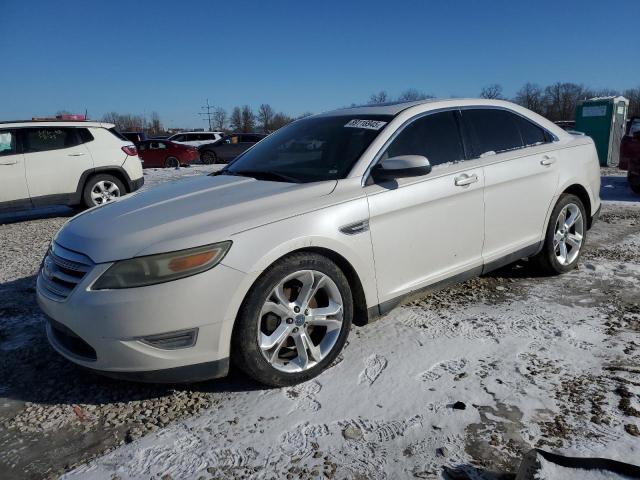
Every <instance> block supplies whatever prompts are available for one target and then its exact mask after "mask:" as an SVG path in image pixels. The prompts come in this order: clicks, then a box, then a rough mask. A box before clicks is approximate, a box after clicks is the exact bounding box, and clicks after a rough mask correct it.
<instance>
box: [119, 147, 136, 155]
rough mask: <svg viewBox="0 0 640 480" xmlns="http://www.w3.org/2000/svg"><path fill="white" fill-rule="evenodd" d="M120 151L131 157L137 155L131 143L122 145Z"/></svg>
mask: <svg viewBox="0 0 640 480" xmlns="http://www.w3.org/2000/svg"><path fill="white" fill-rule="evenodd" d="M122 151H123V152H124V153H126V154H127V155H129V156H131V157H135V156H136V155H138V150H137V149H136V147H134V146H133V145H127V146H126V147H122Z"/></svg>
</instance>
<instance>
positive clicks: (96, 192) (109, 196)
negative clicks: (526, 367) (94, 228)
mask: <svg viewBox="0 0 640 480" xmlns="http://www.w3.org/2000/svg"><path fill="white" fill-rule="evenodd" d="M119 196H120V188H119V187H118V185H116V184H115V183H114V182H110V181H108V180H101V181H99V182H97V183H96V184H95V185H94V186H93V188H92V189H91V200H92V201H93V204H94V205H102V204H103V203H107V202H111V201H113V200H115V199H116V198H118V197H119Z"/></svg>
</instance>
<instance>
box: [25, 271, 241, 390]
mask: <svg viewBox="0 0 640 480" xmlns="http://www.w3.org/2000/svg"><path fill="white" fill-rule="evenodd" d="M109 266H110V264H99V265H96V266H95V267H94V268H93V269H92V270H91V271H90V272H89V273H87V274H86V276H85V277H84V278H83V279H82V281H81V282H80V283H79V284H78V285H77V286H76V287H75V288H74V289H73V291H72V292H71V293H70V294H69V296H68V297H67V298H65V299H62V300H61V299H56V298H53V297H52V296H51V295H50V294H48V291H47V289H46V288H45V282H46V279H45V278H44V274H43V273H42V272H41V273H40V274H39V275H38V280H37V288H36V290H37V298H38V303H39V305H40V307H41V309H42V310H43V312H44V313H45V314H46V315H47V316H48V317H49V318H50V319H51V320H52V321H49V322H48V325H47V337H48V339H49V343H50V344H51V346H52V347H53V348H54V349H55V350H56V351H57V352H58V353H60V354H61V355H62V356H64V357H65V358H67V359H68V360H70V361H72V362H74V363H76V364H78V365H80V366H82V367H85V368H88V369H90V370H94V371H98V372H100V373H103V374H105V375H108V376H114V377H118V378H129V379H132V380H139V381H151V382H171V383H174V382H191V381H197V380H204V379H208V378H215V377H220V376H224V375H226V373H227V370H228V364H229V360H228V358H229V347H230V343H231V333H232V329H233V322H234V320H235V315H236V311H237V305H238V304H239V301H238V300H237V297H238V292H239V287H240V285H241V284H242V282H243V280H246V276H245V274H244V273H242V272H239V271H237V270H235V269H232V268H229V267H226V266H224V265H221V264H220V265H217V266H216V267H214V268H213V269H211V270H209V271H207V272H203V273H201V274H198V275H194V276H192V277H188V278H184V279H180V280H176V281H173V282H167V283H163V284H159V285H152V286H148V287H140V288H131V289H122V290H104V291H92V290H90V286H91V285H92V284H93V282H94V281H95V280H96V279H97V278H98V277H99V276H100V275H101V274H102V273H103V272H104V271H105V270H106V269H107V268H108V267H109ZM55 326H57V327H58V328H54V327H55ZM186 329H197V340H196V342H195V344H194V345H193V346H190V347H186V348H178V349H164V348H158V347H155V346H152V345H149V344H147V343H144V342H143V341H141V340H142V339H143V338H144V337H149V336H153V335H159V334H163V333H168V332H174V331H179V330H186ZM62 332H64V333H62ZM66 335H68V337H67V336H66ZM74 336H75V337H77V338H74ZM92 351H93V352H95V353H92Z"/></svg>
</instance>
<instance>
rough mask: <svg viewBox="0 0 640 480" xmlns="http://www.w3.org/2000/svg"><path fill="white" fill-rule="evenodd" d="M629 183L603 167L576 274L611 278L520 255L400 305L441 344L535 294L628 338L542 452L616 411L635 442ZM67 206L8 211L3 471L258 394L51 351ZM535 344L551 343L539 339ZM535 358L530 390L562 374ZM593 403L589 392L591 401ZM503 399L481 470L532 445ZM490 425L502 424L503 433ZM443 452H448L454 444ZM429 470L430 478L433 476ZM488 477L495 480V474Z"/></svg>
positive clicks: (489, 417)
mask: <svg viewBox="0 0 640 480" xmlns="http://www.w3.org/2000/svg"><path fill="white" fill-rule="evenodd" d="M211 169H212V167H195V168H191V169H181V170H178V171H172V170H156V171H147V172H145V173H146V177H147V181H146V184H147V186H146V187H145V188H148V186H151V185H153V184H156V183H160V182H162V181H170V180H173V179H175V178H177V177H180V176H184V175H193V174H202V173H206V172H208V171H210V170H211ZM625 188H626V187H625V186H624V179H623V178H622V177H620V176H619V175H618V172H616V171H615V170H606V171H603V197H604V198H607V199H609V200H611V201H608V202H606V203H605V204H604V207H603V212H602V217H601V221H600V222H599V223H597V224H596V226H595V227H594V229H593V230H592V231H591V235H590V239H589V243H588V248H587V250H586V251H585V255H584V258H583V260H582V265H581V266H580V272H582V273H585V272H587V273H588V272H591V271H594V272H602V269H604V271H605V273H606V272H608V271H609V270H611V271H615V272H616V275H615V276H611V277H610V278H609V277H608V276H607V275H604V276H602V275H600V276H599V277H597V279H594V280H593V281H591V282H585V281H584V278H585V276H584V275H579V274H577V273H576V274H575V275H574V274H569V275H566V276H563V277H560V279H558V278H553V279H548V278H539V277H536V276H535V275H533V274H532V273H531V272H530V271H529V268H528V266H527V264H526V262H520V263H519V264H516V265H514V266H511V267H509V268H506V269H502V270H500V271H499V272H496V273H495V274H492V275H489V276H485V277H482V278H478V279H473V280H471V281H468V282H465V283H463V284H460V285H457V286H454V287H451V288H449V289H447V290H444V291H441V292H437V293H435V294H432V295H430V296H428V297H422V298H416V299H412V300H411V301H409V302H407V303H406V304H405V305H404V308H403V310H402V311H403V312H405V313H407V312H408V313H407V315H405V316H404V317H402V318H400V322H401V323H402V325H404V327H406V328H412V329H416V330H423V331H425V332H427V331H428V332H429V335H433V336H438V335H441V336H442V337H443V338H451V337H452V336H453V337H455V335H453V334H452V333H451V332H453V331H455V329H459V328H460V327H459V325H458V324H457V323H456V322H457V321H456V320H455V316H456V313H457V312H460V311H461V310H464V309H471V308H473V307H474V306H475V305H478V304H481V305H490V306H492V308H496V309H498V310H499V309H500V308H501V305H505V306H507V305H510V304H511V303H513V302H515V301H518V300H519V299H525V300H527V299H528V300H531V299H532V298H534V299H535V300H536V302H542V303H544V302H547V301H548V302H555V303H557V304H559V305H562V304H563V302H564V303H567V305H568V306H571V307H574V306H575V304H576V302H581V304H582V305H585V306H589V307H590V308H593V309H594V311H598V312H601V315H600V317H598V319H599V321H600V319H601V322H602V324H603V327H604V328H606V332H607V335H609V336H610V337H611V338H612V339H614V341H615V342H617V344H618V343H619V344H620V345H621V346H620V348H623V349H624V353H625V354H626V355H627V356H628V358H621V357H620V356H619V354H618V353H616V352H617V351H618V350H616V351H615V352H613V351H612V352H611V357H610V358H604V359H603V364H605V365H606V368H605V369H604V370H603V372H602V373H601V374H599V375H585V376H583V377H575V376H574V377H566V378H564V379H563V380H562V381H559V382H558V384H557V385H555V384H554V385H553V388H552V389H550V391H549V395H551V396H553V397H554V398H555V400H556V401H558V402H560V403H561V404H564V411H562V412H561V414H559V415H555V416H554V417H551V418H547V419H546V420H545V422H541V423H540V425H539V428H540V430H541V431H542V432H543V433H544V435H542V437H541V438H543V439H544V440H543V441H541V440H539V439H538V440H537V441H538V444H537V445H538V446H549V447H553V446H562V445H563V442H565V441H567V439H570V438H574V437H575V436H576V435H579V432H576V431H575V427H574V424H573V423H571V422H570V421H568V420H566V419H568V418H573V417H579V418H582V417H588V418H589V419H590V422H591V423H592V424H596V425H607V424H608V423H611V422H612V421H613V419H614V417H615V419H618V418H625V420H624V421H623V422H622V423H621V424H620V425H621V426H620V428H624V431H625V432H626V435H629V436H630V437H633V436H638V435H639V432H638V417H640V411H639V410H638V406H639V400H640V399H639V398H638V395H637V394H636V393H634V392H636V391H637V388H636V387H638V386H640V383H638V382H639V380H638V378H637V374H638V373H640V372H638V371H637V367H636V365H634V364H633V363H630V360H632V359H633V360H634V361H635V360H637V359H638V353H639V351H638V349H639V348H640V342H639V341H638V340H637V332H639V331H640V303H639V298H640V297H639V294H638V289H637V288H636V289H625V286H626V284H623V283H620V282H621V280H620V279H621V278H624V276H625V275H626V276H630V277H633V278H636V279H637V276H638V274H637V272H636V271H635V270H633V268H631V267H630V266H633V265H636V266H637V265H638V264H640V243H639V242H640V240H639V239H640V235H639V234H640V203H638V201H637V200H636V199H635V198H633V197H630V196H629V194H628V192H626V191H625ZM72 213H73V212H72V211H70V209H42V210H40V211H36V212H29V213H20V214H14V215H10V216H5V217H4V219H3V217H0V245H2V249H0V471H2V472H3V475H2V476H3V478H6V479H13V478H55V477H57V476H58V475H60V474H61V473H63V472H65V471H69V470H71V469H73V468H74V467H76V466H78V465H82V464H85V463H86V462H88V461H90V460H91V459H92V458H95V457H97V456H99V455H103V454H105V453H106V452H108V451H111V450H113V449H114V448H116V447H119V446H122V445H125V444H128V443H131V442H134V441H136V440H137V439H138V438H140V437H142V436H144V435H147V434H151V433H152V432H154V431H158V430H161V429H164V428H165V427H167V426H171V425H177V424H179V423H180V422H182V421H183V420H184V419H188V418H190V417H193V416H198V415H202V414H207V415H215V412H216V411H220V412H226V410H225V409H228V407H229V404H230V403H231V402H237V401H238V398H240V399H242V398H244V397H242V394H243V392H251V391H252V390H259V387H257V386H256V385H255V384H253V383H252V382H251V381H249V380H247V379H245V378H244V377H243V376H242V375H240V374H238V373H232V375H231V376H230V377H229V378H227V379H221V380H217V381H212V382H206V383H203V384H199V385H193V386H150V385H139V384H133V383H127V382H120V381H115V380H109V379H104V378H102V377H99V376H95V375H92V374H90V373H87V372H84V371H82V370H80V369H78V368H76V367H75V366H73V365H72V364H70V363H69V362H67V361H65V360H64V359H62V358H61V357H59V356H58V355H57V354H55V353H54V352H53V351H52V350H51V349H50V347H49V346H48V344H47V342H46V339H45V336H44V332H43V321H44V318H43V316H42V315H41V313H40V312H39V310H38V307H37V305H36V302H35V296H34V283H35V279H34V278H35V277H34V275H35V273H36V271H37V268H38V266H39V263H40V260H41V258H42V256H43V254H44V252H45V250H46V248H47V245H48V244H49V242H50V240H51V237H52V236H53V235H54V233H55V232H56V231H57V230H58V229H59V228H60V226H61V225H62V224H63V223H64V222H65V221H66V220H67V218H68V216H70V215H71V214H72ZM3 223H4V225H3ZM549 285H559V286H560V287H559V288H558V293H557V294H554V296H553V297H554V298H536V295H547V296H548V295H549V293H548V292H549V289H548V288H547V289H544V288H542V289H541V290H540V289H538V287H539V286H540V287H544V286H549ZM563 289H564V292H563ZM539 292H544V293H543V294H541V293H539ZM414 312H419V313H420V314H421V315H422V317H420V319H417V317H416V316H415V315H414ZM435 317H438V318H439V323H438V324H437V325H436V324H435V323H434V322H425V318H435ZM442 319H444V320H445V322H442ZM446 319H451V322H452V323H451V324H449V323H447V322H446ZM384 321H385V320H382V322H384ZM375 325H376V324H373V326H365V327H360V328H356V327H354V332H352V334H353V335H355V336H356V337H362V338H366V337H367V335H368V332H367V329H370V328H374V329H375V328H376V327H375ZM465 328H470V329H471V330H472V331H474V332H476V333H474V335H475V334H478V335H480V333H481V332H483V330H491V329H494V328H495V326H494V325H493V324H490V323H489V322H486V321H483V319H482V318H481V316H479V317H478V318H477V319H475V320H474V321H473V322H472V323H471V325H469V326H465ZM629 331H631V332H635V333H636V336H633V335H631V336H629V335H628V333H629ZM478 332H480V333H478ZM570 340H571V339H570ZM418 342H419V340H418ZM354 343H355V341H354ZM574 343H575V342H574ZM617 344H616V345H617ZM365 345H366V343H365ZM354 348H357V347H352V348H351V351H353V349H354ZM541 349H542V351H544V347H541ZM528 355H530V357H526V358H524V365H525V366H524V367H523V372H521V373H522V376H523V378H527V379H529V381H530V382H531V383H532V384H536V383H539V382H540V379H541V378H544V377H545V376H551V375H556V376H557V375H558V372H557V371H556V372H554V365H553V364H551V363H550V362H548V361H545V360H543V359H541V356H540V355H535V354H528ZM374 357H375V358H374ZM382 359H384V357H376V356H375V355H373V356H372V357H370V358H369V359H368V360H367V361H370V365H369V366H368V370H367V369H365V371H364V373H363V375H364V377H362V378H361V380H360V381H361V382H362V381H364V382H367V381H368V382H370V384H372V383H373V382H375V381H376V378H377V375H379V373H380V371H382V370H383V369H384V368H385V366H386V359H385V360H384V364H385V365H384V366H381V362H382ZM545 362H546V363H545ZM365 364H367V363H366V362H365ZM485 367H486V372H489V371H490V370H491V365H490V363H488V364H487V365H486V366H485ZM378 370H379V371H378ZM449 370H451V371H452V372H454V373H455V374H456V375H458V376H460V378H459V379H457V380H462V379H464V378H465V376H467V373H466V372H465V369H464V368H458V369H456V368H449ZM481 370H482V369H481ZM367 371H369V373H366V372H367ZM376 371H377V374H376ZM371 372H373V374H372V373H371ZM481 373H482V372H480V374H478V373H477V372H476V375H479V377H480V378H482V374H481ZM425 374H426V372H425ZM488 374H489V373H487V375H488ZM433 375H434V374H432V375H431V376H433ZM429 376H430V375H427V377H429ZM554 378H556V377H554ZM363 379H364V380H363ZM505 381H508V380H505ZM634 388H635V390H634ZM296 392H297V391H294V392H293V393H292V394H291V395H293V397H298V396H299V395H300V392H297V393H296ZM311 393H313V392H311ZM260 394H261V392H260ZM285 394H286V392H285ZM294 394H295V395H294ZM239 395H240V396H239ZM612 395H613V396H614V398H615V399H616V400H615V402H614V404H615V405H616V407H611V401H610V400H611V398H610V397H611V396H612ZM302 397H303V399H306V400H308V401H309V402H311V401H312V395H311V394H309V392H305V391H303V392H302ZM585 397H586V398H589V403H588V405H587V406H586V407H585V404H584V399H585ZM305 405H306V407H305V408H307V407H309V405H311V407H309V408H307V410H308V411H312V412H313V411H314V408H313V403H308V404H305ZM501 405H502V404H500V403H498V404H497V406H495V407H491V408H489V407H482V406H479V407H477V410H478V412H479V415H480V418H481V421H480V422H479V423H477V424H473V426H470V427H468V431H467V435H466V440H465V441H466V443H467V447H466V453H467V454H468V455H469V456H470V458H471V459H472V460H473V463H474V465H476V466H481V467H483V468H484V469H486V470H485V471H486V472H489V471H494V472H512V471H513V468H514V462H515V460H514V459H515V458H519V456H520V455H521V454H522V453H523V452H524V451H526V450H527V449H528V448H530V447H531V445H530V444H529V442H527V441H526V439H525V440H523V439H522V438H521V437H520V436H518V435H516V434H515V433H514V432H513V431H511V430H513V429H515V430H517V428H520V427H521V426H522V425H521V423H518V422H519V421H520V420H521V415H520V417H518V413H517V409H516V410H514V409H511V408H507V407H506V406H504V405H502V407H501ZM474 407H475V406H474ZM503 407H504V408H503ZM305 408H302V410H305ZM612 408H613V410H615V412H613V410H612ZM503 410H504V411H503ZM621 412H622V413H621ZM221 415H222V413H221ZM620 415H622V416H623V417H620ZM496 416H498V417H501V418H503V419H504V418H507V419H511V420H509V422H510V423H509V422H507V421H501V422H498V423H497V421H496ZM226 421H227V420H225V422H226ZM228 421H229V422H231V424H233V422H234V421H235V422H236V423H237V422H238V420H237V419H235V420H234V419H233V418H231V419H230V420H228ZM616 421H617V420H616ZM509 425H511V427H509ZM514 425H515V426H516V427H517V428H516V427H514ZM217 428H219V425H218V426H217ZM603 428H604V427H603ZM496 429H497V430H498V431H499V432H500V434H499V435H497V436H496V433H495V430H496ZM510 429H511V430H510ZM515 430H514V431H515ZM362 431H363V427H362V425H360V426H354V425H351V424H350V425H347V426H346V428H344V429H343V436H344V437H345V438H346V439H350V437H354V436H355V437H358V436H362V435H363V433H362ZM364 431H365V432H366V429H364ZM603 431H604V430H603ZM494 437H495V438H494ZM602 437H603V438H604V440H602V441H605V442H606V441H607V437H606V434H605V433H603V434H602ZM616 438H617V437H616ZM407 448H408V450H407V451H406V455H405V456H406V457H411V456H413V455H414V454H415V452H413V451H409V450H411V449H410V448H409V447H407ZM411 448H414V447H411ZM505 452H511V454H512V455H511V456H508V455H506V453H505ZM440 453H442V452H440ZM356 454H357V453H356ZM314 455H315V454H314ZM505 455H506V459H505ZM441 456H443V457H446V456H447V454H446V448H445V452H444V453H442V455H441ZM329 463H330V462H329ZM326 465H328V463H327V462H325V466H326ZM334 467H335V468H338V467H336V466H335V465H334ZM292 468H293V467H292ZM332 468H333V467H331V465H329V466H328V467H327V469H325V470H323V471H324V473H325V475H327V476H329V477H330V478H331V472H332V471H333V472H335V468H333V470H332ZM210 473H211V474H212V475H213V476H214V477H215V476H216V475H223V476H234V477H238V478H243V476H247V477H251V476H252V473H255V472H252V471H250V470H246V469H245V470H234V471H233V472H230V471H225V472H223V473H222V474H221V472H220V471H218V470H215V471H213V470H212V471H211V472H210ZM290 473H291V475H293V476H304V475H302V471H296V470H295V469H293V470H291V471H290ZM311 473H312V472H311V471H309V472H307V474H309V475H308V476H310V477H313V475H311ZM316 473H319V471H317V472H316ZM417 473H421V472H417ZM305 475H306V474H305ZM425 475H426V474H425ZM210 476H211V475H209V476H207V477H206V478H209V477H210ZM415 476H418V477H420V475H415ZM147 478H148V477H147ZM169 478H170V477H169ZM175 478H179V477H175ZM421 478H431V477H429V476H428V475H426V476H422V477H421ZM486 478H499V475H498V474H496V475H494V477H491V476H489V477H486Z"/></svg>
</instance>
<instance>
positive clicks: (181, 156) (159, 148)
mask: <svg viewBox="0 0 640 480" xmlns="http://www.w3.org/2000/svg"><path fill="white" fill-rule="evenodd" d="M138 154H139V155H140V158H141V159H142V161H143V165H144V167H145V168H148V167H165V168H171V167H174V168H175V167H179V166H180V165H191V164H192V163H193V162H197V161H198V160H199V159H200V155H199V153H198V149H197V148H196V147H192V146H190V145H182V144H180V143H174V142H170V141H169V140H147V141H145V142H142V143H141V144H140V145H139V146H138Z"/></svg>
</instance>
